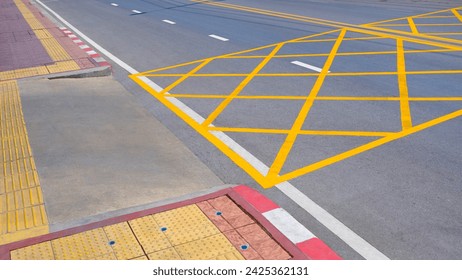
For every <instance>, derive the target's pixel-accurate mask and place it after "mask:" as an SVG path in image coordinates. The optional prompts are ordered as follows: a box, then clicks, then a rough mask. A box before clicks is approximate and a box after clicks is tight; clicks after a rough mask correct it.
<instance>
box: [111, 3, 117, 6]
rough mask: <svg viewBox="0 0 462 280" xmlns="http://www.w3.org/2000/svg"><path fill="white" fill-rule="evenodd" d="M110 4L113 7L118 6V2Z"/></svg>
mask: <svg viewBox="0 0 462 280" xmlns="http://www.w3.org/2000/svg"><path fill="white" fill-rule="evenodd" d="M111 5H112V6H114V7H119V4H116V3H111Z"/></svg>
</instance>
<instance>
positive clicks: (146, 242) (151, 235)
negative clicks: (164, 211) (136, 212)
mask: <svg viewBox="0 0 462 280" xmlns="http://www.w3.org/2000/svg"><path fill="white" fill-rule="evenodd" d="M128 223H129V224H130V226H131V228H132V230H133V232H134V233H135V235H136V238H137V239H138V240H139V242H140V243H141V246H142V247H143V249H144V251H145V252H146V253H148V254H149V253H153V252H156V251H160V250H162V249H166V248H170V247H172V245H171V244H170V242H169V241H168V239H167V237H166V236H165V234H164V233H163V232H162V231H161V230H160V226H159V225H158V224H157V223H156V221H155V220H154V218H153V217H152V216H145V217H142V218H138V219H135V220H131V221H129V222H128Z"/></svg>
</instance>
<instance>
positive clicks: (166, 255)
mask: <svg viewBox="0 0 462 280" xmlns="http://www.w3.org/2000/svg"><path fill="white" fill-rule="evenodd" d="M148 258H149V259H150V260H181V257H180V255H178V253H177V251H176V250H175V248H167V249H164V250H161V251H158V252H154V253H151V254H148Z"/></svg>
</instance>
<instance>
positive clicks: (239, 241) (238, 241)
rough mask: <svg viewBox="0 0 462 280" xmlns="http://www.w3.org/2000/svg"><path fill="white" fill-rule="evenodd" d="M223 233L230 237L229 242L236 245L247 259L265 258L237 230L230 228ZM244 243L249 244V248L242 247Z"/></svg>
mask: <svg viewBox="0 0 462 280" xmlns="http://www.w3.org/2000/svg"><path fill="white" fill-rule="evenodd" d="M223 234H224V235H225V236H226V238H228V240H229V242H231V244H233V245H234V247H236V249H237V250H238V251H239V253H241V255H242V256H243V257H244V258H245V259H246V260H262V259H263V258H262V257H261V256H260V255H259V254H258V252H257V251H255V249H254V248H252V246H250V245H249V244H248V242H247V241H246V240H245V239H244V238H242V236H241V235H240V234H239V233H238V232H237V231H235V230H229V231H225V232H223ZM242 245H248V248H247V249H246V250H243V249H241V246H242Z"/></svg>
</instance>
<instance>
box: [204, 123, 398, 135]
mask: <svg viewBox="0 0 462 280" xmlns="http://www.w3.org/2000/svg"><path fill="white" fill-rule="evenodd" d="M209 130H211V131H222V132H239V133H265V134H289V133H290V130H289V129H271V128H252V127H215V126H213V127H209ZM392 133H394V132H382V131H342V130H300V132H299V135H321V136H368V137H383V136H388V135H390V134H392Z"/></svg>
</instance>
